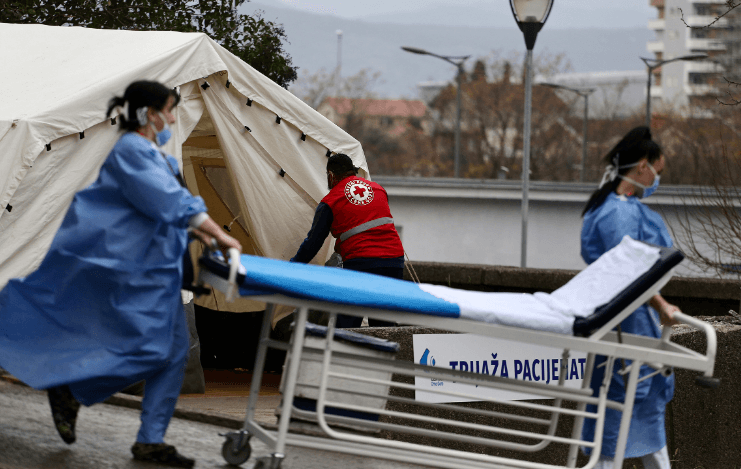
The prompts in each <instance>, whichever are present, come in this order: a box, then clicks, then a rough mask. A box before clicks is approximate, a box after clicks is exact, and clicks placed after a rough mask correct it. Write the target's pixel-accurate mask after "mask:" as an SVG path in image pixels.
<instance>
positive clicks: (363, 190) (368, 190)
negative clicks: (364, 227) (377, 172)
mask: <svg viewBox="0 0 741 469" xmlns="http://www.w3.org/2000/svg"><path fill="white" fill-rule="evenodd" d="M345 197H347V200H348V201H349V202H350V203H351V204H353V205H368V204H369V203H371V201H372V200H373V188H372V187H371V186H370V184H368V183H367V182H365V181H359V180H357V179H356V180H353V181H350V182H348V183H347V184H346V185H345Z"/></svg>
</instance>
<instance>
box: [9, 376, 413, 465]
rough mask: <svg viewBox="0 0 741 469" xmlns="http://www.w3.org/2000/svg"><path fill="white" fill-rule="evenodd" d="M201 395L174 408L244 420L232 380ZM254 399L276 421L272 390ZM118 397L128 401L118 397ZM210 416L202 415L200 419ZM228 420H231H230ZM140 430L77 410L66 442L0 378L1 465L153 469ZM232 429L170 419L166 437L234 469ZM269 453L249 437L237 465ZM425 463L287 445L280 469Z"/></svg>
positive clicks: (117, 413) (242, 401) (30, 399)
mask: <svg viewBox="0 0 741 469" xmlns="http://www.w3.org/2000/svg"><path fill="white" fill-rule="evenodd" d="M207 390H208V392H207V394H205V395H185V396H183V398H182V399H181V401H180V403H179V406H178V407H179V408H180V409H188V410H190V411H192V412H201V411H203V412H202V414H203V415H205V416H208V415H212V414H213V413H218V414H219V415H231V416H233V417H236V419H240V420H241V419H242V418H243V417H244V413H245V411H246V407H247V392H248V390H247V389H244V385H242V384H241V383H240V384H235V383H232V384H230V383H228V382H227V383H211V384H209V385H208V386H207ZM262 394H264V395H263V396H261V398H260V403H259V407H260V409H259V413H258V419H264V420H265V421H273V422H274V421H275V416H274V413H273V410H274V408H275V403H276V402H277V400H278V399H279V397H278V395H277V388H276V387H270V386H266V387H265V388H264V390H263V393H262ZM120 400H128V401H132V399H131V398H128V397H123V396H120ZM206 420H208V419H206ZM233 420H234V419H233ZM138 428H139V411H138V410H136V409H131V408H128V407H124V406H119V405H110V404H98V405H95V406H92V407H89V408H87V407H83V408H82V409H80V414H79V418H78V423H77V442H76V443H74V444H72V445H67V444H65V443H64V442H63V441H62V440H61V439H60V438H59V436H58V434H57V432H56V430H55V428H54V425H53V423H52V419H51V412H50V410H49V404H48V400H47V396H46V393H45V392H42V391H35V390H33V389H30V388H28V387H25V386H22V385H20V384H14V383H12V382H10V381H7V380H2V379H0V469H155V468H158V467H163V466H158V465H153V464H149V463H141V462H138V461H135V460H133V459H132V457H131V452H130V448H131V445H132V444H133V443H134V440H135V438H136V433H137V431H138ZM226 431H230V430H229V429H228V428H224V427H221V426H217V425H212V424H208V423H201V422H194V421H192V420H185V419H181V418H174V419H173V420H172V422H171V423H170V427H169V429H168V431H167V435H166V437H165V441H166V442H167V443H170V444H173V445H175V446H176V447H177V448H178V450H179V451H180V452H181V453H183V454H184V455H186V456H189V457H192V458H195V459H196V461H197V463H196V467H197V468H220V469H226V468H234V467H235V466H229V465H227V464H226V462H225V461H224V459H223V458H222V457H221V446H222V444H223V442H224V438H223V437H221V436H219V433H223V432H226ZM269 454H270V450H269V449H268V448H267V446H266V445H265V444H263V443H262V442H261V441H259V440H258V439H256V438H253V439H252V457H251V458H250V459H249V460H248V461H247V462H246V463H244V464H243V465H242V467H244V468H252V467H253V465H254V463H255V458H256V457H262V456H268V455H269ZM422 467H423V466H418V465H413V464H405V463H396V462H390V461H386V460H382V459H375V458H369V457H365V456H354V455H346V454H341V453H336V452H330V451H321V450H318V449H307V448H298V447H292V446H289V447H288V448H287V449H286V459H285V460H284V462H283V465H282V468H283V469H392V468H393V469H397V468H398V469H419V468H422Z"/></svg>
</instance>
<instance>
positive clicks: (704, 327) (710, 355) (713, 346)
mask: <svg viewBox="0 0 741 469" xmlns="http://www.w3.org/2000/svg"><path fill="white" fill-rule="evenodd" d="M674 319H676V320H677V321H678V322H680V323H683V324H688V325H690V326H692V327H694V328H696V329H699V330H701V331H703V332H704V333H705V340H706V342H707V348H706V350H705V357H706V358H707V359H708V360H709V361H710V363H713V364H714V363H715V354H716V351H717V348H718V344H717V339H716V336H715V328H714V327H713V326H711V325H710V324H708V323H706V322H704V321H700V320H699V319H696V318H693V317H692V316H688V315H686V314H684V313H682V312H679V311H675V312H674ZM695 384H697V385H698V386H702V387H704V388H712V389H715V388H717V387H718V386H720V379H718V378H713V372H712V367H711V368H710V370H708V371H706V372H705V374H703V375H700V376H698V377H697V378H695Z"/></svg>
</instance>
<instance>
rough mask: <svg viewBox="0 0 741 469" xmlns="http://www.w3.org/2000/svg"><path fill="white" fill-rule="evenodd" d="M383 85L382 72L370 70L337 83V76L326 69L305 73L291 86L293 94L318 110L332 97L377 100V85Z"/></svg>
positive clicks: (366, 69) (364, 70) (361, 71)
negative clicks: (323, 102) (326, 99)
mask: <svg viewBox="0 0 741 469" xmlns="http://www.w3.org/2000/svg"><path fill="white" fill-rule="evenodd" d="M380 83H383V81H382V79H381V72H378V71H373V70H371V69H368V68H364V69H362V70H360V71H359V72H358V73H356V74H354V75H351V76H347V77H342V78H341V79H340V83H337V74H336V73H335V72H334V71H332V72H329V71H327V70H326V69H324V68H322V69H319V71H317V72H309V71H304V72H302V73H300V74H299V78H298V79H297V80H296V82H295V83H294V84H293V85H292V86H291V92H293V94H295V95H296V96H298V97H299V98H300V99H301V100H302V101H304V102H305V103H306V104H308V105H309V106H311V107H312V108H314V109H316V108H317V107H319V105H320V104H321V103H322V101H324V99H325V98H328V97H330V96H343V97H348V98H375V97H376V96H377V95H376V92H375V91H374V90H373V89H374V87H375V86H376V85H377V84H380Z"/></svg>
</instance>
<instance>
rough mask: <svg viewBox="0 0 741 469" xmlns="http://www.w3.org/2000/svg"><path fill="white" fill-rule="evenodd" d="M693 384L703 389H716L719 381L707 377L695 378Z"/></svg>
mask: <svg viewBox="0 0 741 469" xmlns="http://www.w3.org/2000/svg"><path fill="white" fill-rule="evenodd" d="M695 383H696V384H697V385H698V386H702V387H703V388H710V389H716V388H717V387H718V386H720V379H718V378H713V377H708V376H698V377H697V378H695Z"/></svg>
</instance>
